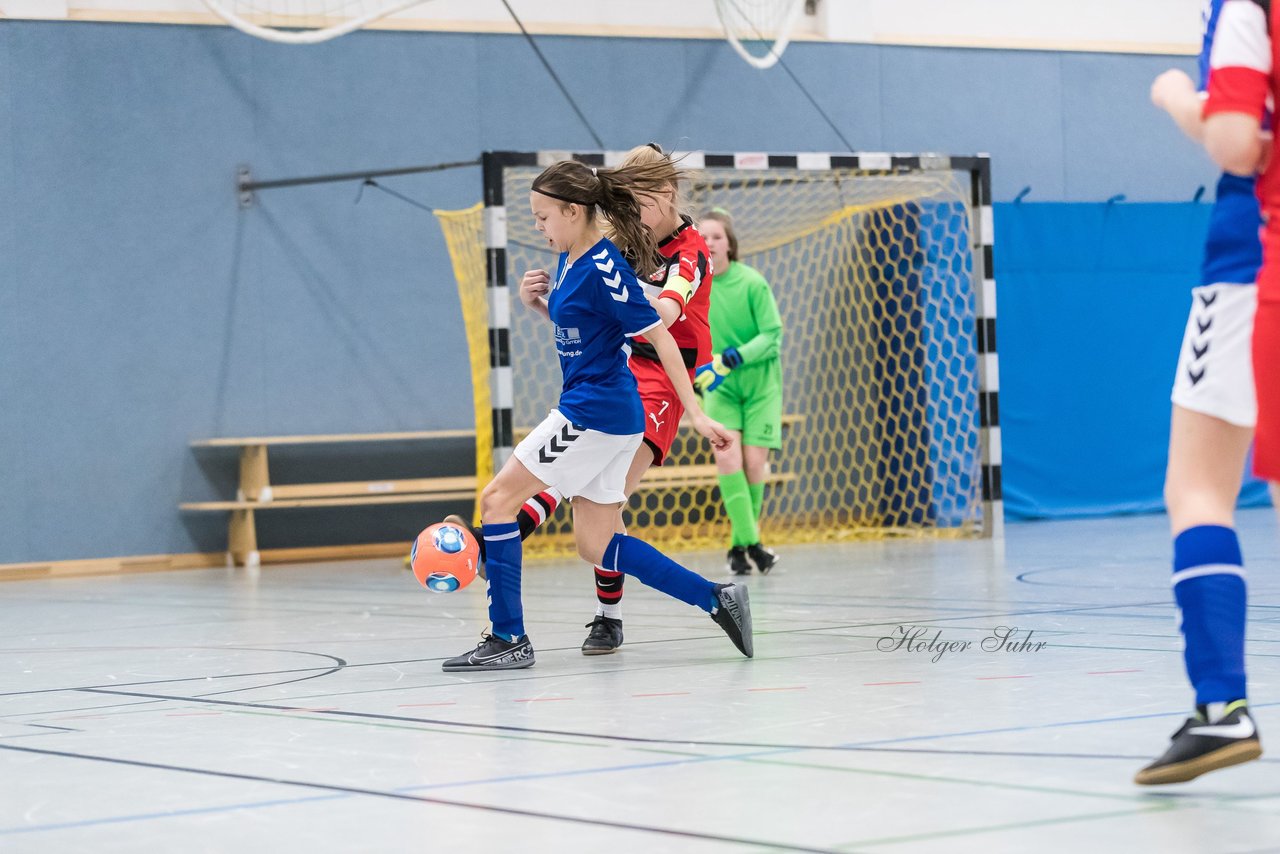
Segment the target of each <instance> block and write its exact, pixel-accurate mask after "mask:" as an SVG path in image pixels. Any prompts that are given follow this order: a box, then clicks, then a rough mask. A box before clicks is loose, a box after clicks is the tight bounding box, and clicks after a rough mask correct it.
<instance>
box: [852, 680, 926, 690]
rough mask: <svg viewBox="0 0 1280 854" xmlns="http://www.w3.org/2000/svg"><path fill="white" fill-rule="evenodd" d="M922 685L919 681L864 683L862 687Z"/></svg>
mask: <svg viewBox="0 0 1280 854" xmlns="http://www.w3.org/2000/svg"><path fill="white" fill-rule="evenodd" d="M920 684H922V683H921V682H920V681H919V680H916V681H914V682H863V683H862V687H864V688H870V687H873V686H876V685H920Z"/></svg>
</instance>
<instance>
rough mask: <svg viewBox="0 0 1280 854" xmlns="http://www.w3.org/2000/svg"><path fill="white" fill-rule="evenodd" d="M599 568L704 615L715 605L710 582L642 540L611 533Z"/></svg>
mask: <svg viewBox="0 0 1280 854" xmlns="http://www.w3.org/2000/svg"><path fill="white" fill-rule="evenodd" d="M600 565H601V566H602V567H603V568H605V569H608V570H611V571H613V572H622V573H626V574H627V575H630V576H631V577H632V578H634V579H636V580H637V581H639V582H640V583H641V584H644V585H647V586H649V587H652V588H653V589H655V590H661V591H662V592H663V593H665V594H667V595H668V596H674V597H675V598H677V599H679V600H680V601H681V602H686V603H688V604H690V605H693V606H694V607H697V608H701V609H702V610H704V611H706V612H707V613H708V614H710V613H711V612H712V611H713V610H715V608H716V607H717V606H718V605H719V600H717V598H716V585H715V583H714V582H711V581H708V580H707V579H705V578H703V577H702V576H701V575H698V573H696V572H690V571H689V570H687V569H685V568H684V567H683V566H681V565H680V564H678V563H676V562H675V561H674V560H672V559H671V558H669V557H667V556H666V555H664V554H663V553H662V552H660V551H658V550H657V549H655V548H654V547H653V546H651V545H649V544H648V543H646V542H645V541H644V540H637V539H636V538H635V537H628V536H627V535H626V534H614V535H613V539H612V540H610V541H609V545H608V547H607V548H605V550H604V560H603V561H601V563H600Z"/></svg>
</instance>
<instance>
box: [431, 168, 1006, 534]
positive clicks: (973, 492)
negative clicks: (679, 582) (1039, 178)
mask: <svg viewBox="0 0 1280 854" xmlns="http://www.w3.org/2000/svg"><path fill="white" fill-rule="evenodd" d="M569 156H574V157H576V158H578V159H581V160H584V161H586V162H588V163H591V164H592V165H608V164H611V163H613V162H615V161H616V160H617V159H620V157H621V154H613V153H608V154H603V155H600V154H597V155H569V154H568V153H565V152H542V153H538V154H517V153H509V152H507V153H490V154H486V155H485V156H484V158H483V163H484V166H485V203H484V204H482V205H477V206H476V207H474V208H471V209H469V210H465V211H454V212H439V213H438V216H439V218H440V222H441V225H442V227H443V228H444V232H445V236H446V241H447V244H448V247H449V251H450V253H451V257H452V260H453V267H454V271H455V275H456V277H457V280H458V288H459V293H460V295H461V298H462V303H463V309H464V312H463V313H464V319H465V323H466V325H467V337H468V341H469V343H470V345H471V348H472V349H471V365H472V380H473V385H474V387H475V390H476V395H475V398H476V426H477V470H478V474H479V476H480V481H481V483H483V482H485V481H486V480H487V478H488V477H489V476H491V475H492V472H493V471H494V468H493V466H494V465H495V464H496V465H501V463H502V462H504V461H505V459H506V458H507V456H509V455H510V450H511V448H512V447H513V445H514V444H515V443H517V442H518V441H519V440H520V439H521V438H523V436H524V435H525V434H527V432H528V431H529V429H530V428H532V427H533V426H535V425H536V424H538V423H539V422H540V421H541V420H542V419H543V417H545V416H546V414H547V412H548V411H549V410H550V409H551V408H553V407H554V406H555V404H556V400H557V398H558V395H559V390H560V369H559V364H558V361H557V359H556V354H555V347H554V344H553V341H552V337H551V336H552V332H551V328H550V326H549V325H548V324H547V323H546V322H545V320H543V319H542V318H541V317H538V316H537V315H535V314H534V313H533V312H529V311H526V310H524V308H523V307H522V306H521V305H520V304H519V301H518V300H516V299H515V298H514V290H515V288H516V286H517V283H518V282H519V280H520V277H521V276H522V275H523V273H524V271H525V270H528V269H533V268H541V269H547V270H552V271H553V270H554V268H555V264H556V256H555V254H554V253H553V252H552V251H551V250H550V249H549V248H547V246H546V242H545V240H543V239H542V238H541V236H540V235H538V234H537V232H536V231H535V230H534V227H533V218H532V216H531V215H530V214H529V212H528V194H529V187H530V184H531V182H532V180H533V178H534V177H535V176H536V175H537V174H538V172H540V171H541V169H542V168H543V167H545V166H546V165H549V164H550V163H552V162H554V161H555V160H557V159H563V158H565V157H569ZM682 165H683V166H684V167H686V168H687V169H688V174H689V176H690V178H691V186H692V190H691V193H690V196H691V201H692V207H693V208H694V210H695V212H700V211H703V210H706V209H708V208H711V207H717V208H723V209H725V210H727V211H728V212H729V213H730V214H731V215H732V216H733V219H734V224H735V228H736V230H737V232H738V237H739V240H740V260H741V261H742V262H743V263H746V264H749V265H751V266H752V267H755V268H756V269H758V270H759V271H760V272H761V273H763V274H764V276H765V278H766V279H767V280H768V281H769V283H770V284H771V286H772V289H773V292H774V295H775V297H776V299H777V302H778V309H779V313H780V314H781V317H782V322H783V341H782V348H781V357H780V358H781V363H782V373H783V383H784V385H783V401H784V402H783V411H784V420H783V428H782V430H783V435H782V450H781V451H779V452H774V453H773V455H772V456H773V471H772V473H771V474H770V476H769V480H768V482H767V484H766V487H765V500H764V509H763V512H762V514H761V527H762V537H763V539H764V541H765V542H767V543H769V544H784V543H810V542H836V541H843V540H850V539H859V538H867V537H883V536H888V535H934V536H937V535H956V536H978V535H982V534H987V535H991V534H997V533H999V527H1000V524H1001V518H1000V515H1001V504H1000V495H999V433H998V429H997V427H998V418H997V414H996V383H997V378H996V371H995V346H994V345H995V337H994V329H995V326H994V318H993V315H994V281H993V280H991V279H990V277H989V270H990V263H991V250H990V244H991V217H990V207H989V187H990V181H989V172H988V161H987V160H986V158H943V157H903V156H893V157H890V156H888V155H846V156H837V155H782V156H779V155H772V156H771V155H763V154H737V155H732V154H729V155H712V154H702V153H693V154H688V155H685V157H684V159H683V161H682ZM712 299H715V289H714V282H713V286H712ZM712 394H714V392H712ZM627 517H628V518H627V522H628V526H629V530H631V531H633V532H635V533H637V534H638V535H639V536H642V537H643V538H645V539H646V540H649V541H650V542H653V543H654V544H656V545H659V546H660V547H661V548H667V549H672V550H680V549H694V548H705V547H720V546H722V545H723V544H724V543H725V542H727V537H728V519H727V518H726V516H725V514H724V511H723V509H722V507H721V504H720V500H719V492H718V488H717V479H716V471H715V466H714V463H713V459H712V456H711V453H710V449H709V446H708V444H707V443H706V442H705V441H704V440H703V439H701V438H700V437H699V436H697V435H696V434H695V433H694V432H693V431H692V430H691V429H689V428H688V427H687V425H686V426H685V427H684V428H682V431H681V434H680V437H679V439H678V440H677V442H676V445H675V447H674V448H673V449H672V453H671V456H670V457H669V458H668V461H667V464H666V465H664V466H662V467H661V468H656V469H652V470H651V471H650V473H649V475H648V476H647V477H646V479H645V481H644V483H643V484H642V485H641V488H640V489H639V490H638V492H637V494H635V495H634V496H632V499H631V502H630V505H629V507H628V510H627ZM570 535H571V527H570V524H569V514H568V512H567V508H563V509H562V510H561V511H560V512H559V513H558V514H557V516H556V517H555V518H554V519H552V520H551V521H550V522H549V523H548V525H547V526H546V530H545V532H540V533H539V535H538V536H536V537H533V538H531V539H530V540H529V541H528V542H527V544H526V550H527V552H528V553H529V554H539V553H542V554H550V553H563V552H566V551H568V550H570V548H571V545H570V543H571V536H570Z"/></svg>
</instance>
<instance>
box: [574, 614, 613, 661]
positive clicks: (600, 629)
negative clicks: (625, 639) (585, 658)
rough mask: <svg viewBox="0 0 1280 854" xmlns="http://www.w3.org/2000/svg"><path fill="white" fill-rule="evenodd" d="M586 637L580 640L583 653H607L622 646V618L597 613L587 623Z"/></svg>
mask: <svg viewBox="0 0 1280 854" xmlns="http://www.w3.org/2000/svg"><path fill="white" fill-rule="evenodd" d="M587 628H588V629H591V631H589V632H587V639H586V640H584V641H583V642H582V654H583V655H608V654H609V653H611V652H617V651H618V647H620V646H622V620H615V619H614V618H613V617H605V616H601V615H599V614H597V615H596V618H595V619H594V620H592V621H591V622H589V623H587Z"/></svg>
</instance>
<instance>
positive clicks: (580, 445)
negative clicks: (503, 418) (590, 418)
mask: <svg viewBox="0 0 1280 854" xmlns="http://www.w3.org/2000/svg"><path fill="white" fill-rule="evenodd" d="M642 439H644V434H643V433H633V434H631V435H627V436H615V435H613V434H612V433H601V432H600V431H599V430H587V429H585V428H580V427H575V426H573V424H572V422H570V421H569V419H568V418H565V417H564V416H563V415H562V414H561V413H560V410H558V409H553V410H551V414H550V415H548V416H547V417H546V418H545V419H543V421H542V423H541V424H539V425H538V426H537V427H535V428H534V429H533V432H532V433H530V434H529V435H528V436H527V437H525V440H524V441H523V442H521V443H520V444H519V445H516V450H515V456H516V459H518V460H519V461H520V462H522V463H524V466H525V468H527V469H528V470H529V471H530V472H532V473H533V476H534V477H536V478H537V479H538V480H540V481H542V482H543V483H545V484H546V485H547V486H554V487H555V488H556V489H558V490H559V491H560V493H561V494H562V495H564V497H565V498H573V497H575V496H581V497H583V498H585V499H587V500H588V501H594V502H595V503H597V504H617V503H618V502H620V501H626V500H627V494H626V488H627V471H628V469H630V468H631V460H632V459H633V458H634V457H635V455H636V448H638V447H640V442H641V440H642Z"/></svg>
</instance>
